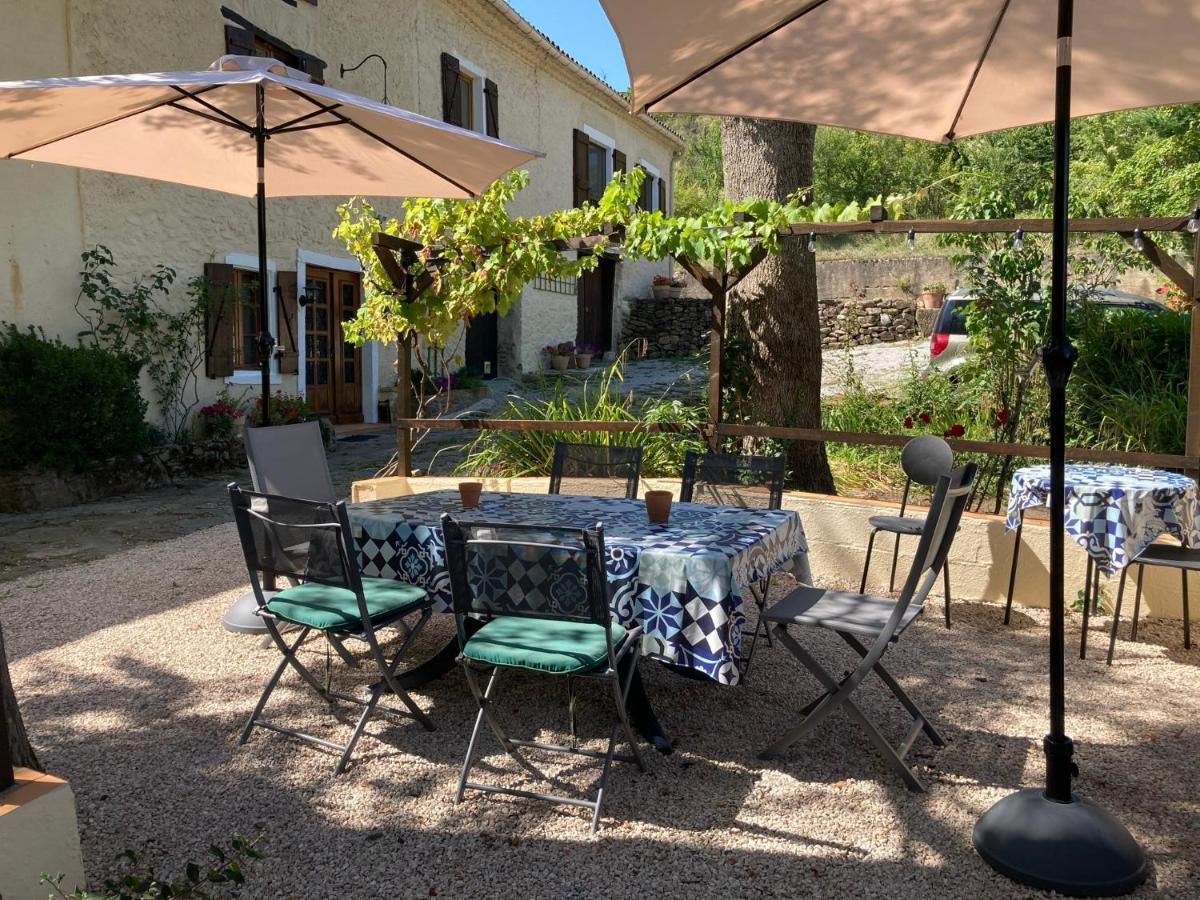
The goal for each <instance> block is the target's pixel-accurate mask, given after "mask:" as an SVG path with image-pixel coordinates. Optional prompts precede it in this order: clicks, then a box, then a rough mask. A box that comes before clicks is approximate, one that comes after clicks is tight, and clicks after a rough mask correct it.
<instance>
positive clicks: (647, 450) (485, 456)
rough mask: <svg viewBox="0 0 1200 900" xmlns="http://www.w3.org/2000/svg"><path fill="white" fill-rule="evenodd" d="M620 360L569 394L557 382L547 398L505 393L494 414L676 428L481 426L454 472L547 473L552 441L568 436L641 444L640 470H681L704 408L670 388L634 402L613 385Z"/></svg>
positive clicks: (695, 443) (696, 445)
mask: <svg viewBox="0 0 1200 900" xmlns="http://www.w3.org/2000/svg"><path fill="white" fill-rule="evenodd" d="M623 365H624V355H622V356H621V357H618V358H617V359H616V360H614V361H613V362H612V363H610V364H609V365H608V366H607V367H606V368H604V369H602V370H600V371H599V372H598V373H597V374H596V375H595V376H592V377H591V378H589V379H587V380H586V381H585V382H584V383H583V389H582V391H581V392H580V395H579V396H578V397H571V396H570V395H568V394H567V393H566V392H565V391H564V390H563V388H562V384H561V382H556V383H555V386H554V391H553V393H552V395H551V396H550V397H549V398H548V399H546V400H538V399H525V398H523V397H510V398H509V401H508V404H507V405H506V406H505V408H504V410H503V411H502V413H501V415H500V416H499V418H506V419H536V420H538V421H544V422H568V421H573V420H574V421H596V422H643V423H647V424H650V423H654V424H677V425H680V426H682V427H683V431H682V432H681V433H678V434H671V433H660V432H647V431H611V432H594V431H572V430H569V429H563V430H562V431H501V430H499V429H496V430H490V431H488V430H485V431H482V432H480V434H479V437H478V438H476V439H475V440H474V441H473V442H472V443H471V445H470V446H469V447H468V448H467V454H466V457H465V458H464V459H463V461H462V462H461V463H460V464H459V465H458V466H457V467H456V468H455V472H458V473H463V474H469V475H486V476H494V477H501V478H517V477H521V476H525V475H549V474H550V466H551V463H552V462H553V459H554V444H555V442H556V441H567V442H570V443H580V444H590V443H607V444H610V445H612V446H614V447H635V446H640V447H641V448H642V474H643V475H650V476H656V475H657V476H663V477H669V476H678V475H679V474H680V472H682V470H683V457H684V454H686V452H687V451H688V450H701V449H703V446H704V442H703V441H702V440H701V438H700V426H701V424H702V423H703V422H704V415H705V413H704V408H703V407H702V406H697V405H689V404H686V403H683V402H681V401H679V400H671V399H668V397H667V393H669V389H668V391H667V392H664V393H663V394H662V395H660V396H658V397H652V398H649V399H647V400H644V401H642V402H641V403H635V402H634V400H633V397H632V394H630V395H625V396H622V394H621V391H620V390H619V388H618V387H617V384H618V382H619V381H620V380H621V373H622V367H623Z"/></svg>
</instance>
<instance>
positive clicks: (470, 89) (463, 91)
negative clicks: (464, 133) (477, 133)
mask: <svg viewBox="0 0 1200 900" xmlns="http://www.w3.org/2000/svg"><path fill="white" fill-rule="evenodd" d="M454 77H455V78H456V79H457V80H456V82H455V85H454V88H453V93H452V94H451V98H450V119H449V121H450V122H451V123H452V124H454V125H457V126H458V127H459V128H470V129H471V130H472V131H474V130H475V103H474V100H475V79H474V78H472V77H471V76H470V75H468V74H467V73H466V72H464V71H462V70H461V69H459V70H458V71H457V72H455V73H454Z"/></svg>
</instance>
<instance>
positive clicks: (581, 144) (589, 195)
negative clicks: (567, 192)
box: [572, 126, 625, 206]
mask: <svg viewBox="0 0 1200 900" xmlns="http://www.w3.org/2000/svg"><path fill="white" fill-rule="evenodd" d="M573 142H574V152H573V173H574V174H573V182H574V192H573V198H572V204H573V205H574V206H579V205H580V204H581V203H585V202H588V201H590V202H592V203H595V202H596V201H598V200H599V199H600V196H601V194H603V193H604V189H605V188H606V187H608V183H609V182H610V181H611V180H612V176H613V172H614V171H617V172H623V171H625V154H624V153H621V152H620V151H619V150H616V149H615V145H614V142H613V140H612V138H610V137H608V136H607V135H605V134H601V133H600V132H599V131H595V130H594V129H591V128H588V127H587V126H584V128H583V129H582V130H580V129H578V128H576V129H575V131H574V132H573Z"/></svg>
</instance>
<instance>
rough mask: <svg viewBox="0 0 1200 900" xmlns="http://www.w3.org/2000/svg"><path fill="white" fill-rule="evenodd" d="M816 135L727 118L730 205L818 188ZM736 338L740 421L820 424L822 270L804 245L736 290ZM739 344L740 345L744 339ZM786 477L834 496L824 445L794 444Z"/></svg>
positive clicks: (794, 126) (790, 244)
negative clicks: (741, 388) (741, 383)
mask: <svg viewBox="0 0 1200 900" xmlns="http://www.w3.org/2000/svg"><path fill="white" fill-rule="evenodd" d="M815 133H816V126H813V125H806V124H803V123H798V122H779V121H773V120H766V119H742V118H729V119H725V120H724V121H723V122H722V125H721V150H722V156H723V169H724V175H725V196H726V197H728V198H729V199H731V200H735V201H737V200H741V199H743V198H746V197H761V198H764V199H773V200H785V199H786V198H787V196H788V195H789V194H791V193H793V192H794V191H796V190H798V189H800V188H805V187H808V186H810V185H811V184H812V176H813V137H814V135H815ZM728 330H729V333H730V336H731V338H733V340H731V344H732V345H733V347H740V352H742V353H744V354H746V356H747V358H746V359H744V360H741V361H739V362H740V365H739V368H740V369H741V371H742V372H743V373H744V374H743V378H742V380H743V381H744V383H745V396H742V397H739V398H737V400H736V406H737V412H739V413H742V414H745V415H747V416H749V417H751V418H752V419H754V420H755V421H756V422H758V423H761V424H765V425H783V426H791V427H799V428H819V427H820V425H821V321H820V314H819V306H818V303H817V267H816V259H815V256H814V254H812V253H810V252H809V251H808V248H807V246H806V245H805V241H804V240H803V239H797V238H788V239H785V240H784V241H782V242H781V244H780V252H779V254H778V255H777V256H768V257H767V258H766V259H764V260H763V261H762V262H761V263H760V264H759V265H758V266H757V267H756V268H755V269H754V271H753V272H751V273H750V274H749V275H748V276H746V278H745V279H743V280H742V281H741V283H740V284H739V285H738V286H737V288H736V289H735V291H734V292H733V295H732V296H731V298H730V303H729V316H728ZM739 338H740V340H738V339H739ZM787 457H788V468H789V469H790V470H791V472H792V478H793V481H794V484H795V486H796V487H798V488H800V489H801V490H806V491H817V492H821V493H833V491H834V486H833V476H832V475H831V474H830V472H829V461H828V460H827V459H826V457H825V446H824V444H822V443H819V442H815V441H792V442H790V443H789V444H788V451H787Z"/></svg>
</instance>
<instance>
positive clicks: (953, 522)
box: [880, 462, 976, 640]
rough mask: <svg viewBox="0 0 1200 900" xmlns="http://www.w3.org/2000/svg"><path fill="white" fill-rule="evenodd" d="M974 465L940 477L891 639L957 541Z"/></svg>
mask: <svg viewBox="0 0 1200 900" xmlns="http://www.w3.org/2000/svg"><path fill="white" fill-rule="evenodd" d="M975 469H976V466H975V463H973V462H969V463H967V464H966V465H965V466H963V467H962V468H960V469H954V470H952V471H950V472H948V473H947V474H945V475H943V476H941V478H939V479H938V481H937V485H936V487H935V488H934V491H933V500H932V502H931V503H930V504H929V512H928V513H927V514H926V516H925V527H924V529H923V530H922V531H921V540H920V543H918V545H917V552H916V553H915V554H914V555H913V562H912V566H911V567H910V568H909V571H908V578H906V579H905V581H904V587H903V588H901V590H900V596H899V598H898V599H897V601H896V609H895V610H893V612H892V616H891V619H890V620H889V622H888V626H889V627H888V628H887V629H885V631H884V634H886V635H887V639H888V640H890V639H891V632H894V631H895V628H896V626H897V625H899V623H900V619H901V618H902V617H903V616H904V613H905V612H906V611H907V609H908V607H909V606H911V605H913V604H916V605H918V606H923V605H924V603H925V598H926V597H928V596H929V591H930V589H931V588H932V587H933V585H934V583H935V582H936V581H937V579H938V576H939V575H940V574H941V571H942V567H943V566H944V565H945V564H946V557H947V556H948V555H949V554H950V546H951V544H953V543H954V535H955V534H956V533H957V531H958V523H959V520H960V519H961V518H962V514H963V510H964V509H965V508H966V505H967V498H968V496H969V495H970V493H971V486H972V485H973V484H974V482H975ZM880 639H881V640H882V639H884V635H880Z"/></svg>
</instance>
